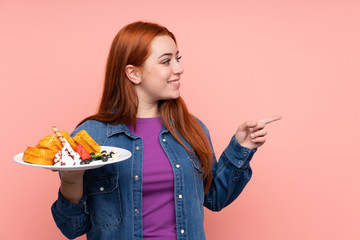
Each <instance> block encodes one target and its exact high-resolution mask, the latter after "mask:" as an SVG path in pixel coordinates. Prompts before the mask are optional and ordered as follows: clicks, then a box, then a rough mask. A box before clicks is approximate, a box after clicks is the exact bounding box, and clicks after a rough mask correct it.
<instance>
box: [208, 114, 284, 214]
mask: <svg viewBox="0 0 360 240" xmlns="http://www.w3.org/2000/svg"><path fill="white" fill-rule="evenodd" d="M280 119H281V116H276V117H270V118H266V119H262V120H259V121H257V122H252V121H248V122H245V123H243V124H241V125H240V126H239V128H238V129H237V131H236V133H235V135H234V136H233V137H232V139H231V141H230V144H229V145H228V147H227V148H226V149H225V151H224V152H223V154H222V155H221V156H220V158H219V161H218V162H217V161H216V159H215V157H214V159H213V168H212V183H211V187H210V190H209V191H208V192H207V194H206V196H205V202H204V205H205V206H206V207H207V208H209V209H210V210H212V211H220V210H221V209H222V208H224V207H226V206H227V205H229V204H230V203H231V202H233V201H234V200H235V199H236V198H237V197H238V196H239V194H240V193H241V192H242V190H243V189H244V188H245V186H246V184H247V183H248V182H249V181H250V178H251V176H252V170H251V167H250V165H249V162H250V160H251V159H252V157H253V155H254V153H255V152H256V150H257V148H258V147H260V146H262V145H263V144H264V143H265V135H266V134H267V131H266V130H265V125H266V124H268V123H270V122H273V121H277V120H280ZM205 131H206V133H207V135H209V133H208V130H207V129H206V128H205ZM209 139H210V137H209ZM210 144H211V140H210Z"/></svg>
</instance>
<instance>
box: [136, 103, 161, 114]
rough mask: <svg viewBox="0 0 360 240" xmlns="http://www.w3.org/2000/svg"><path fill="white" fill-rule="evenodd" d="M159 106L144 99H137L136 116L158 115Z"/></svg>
mask: <svg viewBox="0 0 360 240" xmlns="http://www.w3.org/2000/svg"><path fill="white" fill-rule="evenodd" d="M159 116H160V112H159V107H158V103H157V102H156V103H147V102H144V101H141V100H140V101H139V105H138V109H137V113H136V117H137V118H153V117H159Z"/></svg>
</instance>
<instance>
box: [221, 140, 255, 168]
mask: <svg viewBox="0 0 360 240" xmlns="http://www.w3.org/2000/svg"><path fill="white" fill-rule="evenodd" d="M256 151H257V148H254V149H249V148H247V147H243V146H241V145H240V144H239V143H238V141H236V138H235V135H234V136H233V137H232V138H231V141H230V144H229V145H228V147H227V148H226V149H225V151H224V153H225V155H226V157H227V159H228V160H229V161H230V162H231V163H232V164H233V165H235V167H237V168H246V167H247V166H248V165H249V162H250V160H251V158H252V157H253V155H254V153H255V152H256Z"/></svg>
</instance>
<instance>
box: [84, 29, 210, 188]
mask: <svg viewBox="0 0 360 240" xmlns="http://www.w3.org/2000/svg"><path fill="white" fill-rule="evenodd" d="M160 35H167V36H170V37H171V38H172V39H173V40H174V41H175V43H176V39H175V36H174V34H173V33H171V32H170V31H169V30H168V29H166V28H165V27H163V26H160V25H158V24H154V23H148V22H134V23H131V24H129V25H127V26H125V27H123V28H122V29H121V30H120V31H119V32H118V34H117V35H116V36H115V38H114V40H113V42H112V44H111V48H110V52H109V56H108V59H107V64H106V72H105V82H104V90H103V94H102V98H101V102H100V106H99V110H98V113H96V114H95V115H92V116H90V117H87V118H85V119H84V120H83V121H81V123H83V122H85V121H87V120H97V121H101V122H106V123H111V124H121V123H123V124H129V123H131V124H132V125H133V126H134V127H136V113H137V108H138V97H137V95H136V92H135V88H134V86H133V83H132V82H131V81H130V80H128V79H127V76H126V74H125V67H126V65H129V64H131V65H134V66H137V67H141V66H143V64H144V62H145V60H146V59H147V58H148V56H149V55H150V46H151V42H152V40H153V39H154V38H155V37H156V36H160ZM159 110H160V114H161V118H162V121H163V124H164V126H165V127H166V128H167V129H168V130H169V131H170V132H171V134H172V135H173V136H174V137H175V138H176V140H177V141H178V142H179V143H180V144H181V145H182V146H183V147H184V148H185V149H186V150H187V152H188V153H189V154H192V155H193V156H194V157H195V158H196V159H197V160H198V161H199V163H200V167H201V169H202V177H203V178H204V182H205V191H207V190H208V189H209V188H210V184H211V178H212V175H211V169H212V160H213V154H212V149H211V145H210V142H209V139H208V138H207V136H206V134H205V132H204V130H203V128H202V126H201V125H200V123H199V121H198V120H197V119H196V118H195V117H194V116H192V115H191V114H190V113H189V112H188V109H187V107H186V104H185V102H184V101H183V99H182V98H181V97H179V98H177V99H173V100H165V101H161V102H159ZM81 123H80V124H81ZM80 124H79V125H80ZM181 137H182V138H183V139H185V140H186V141H187V142H188V143H189V144H190V146H191V148H192V150H193V151H192V150H190V149H189V148H187V147H186V146H185V144H184V143H183V142H182V140H181Z"/></svg>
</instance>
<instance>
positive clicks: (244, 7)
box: [0, 0, 360, 240]
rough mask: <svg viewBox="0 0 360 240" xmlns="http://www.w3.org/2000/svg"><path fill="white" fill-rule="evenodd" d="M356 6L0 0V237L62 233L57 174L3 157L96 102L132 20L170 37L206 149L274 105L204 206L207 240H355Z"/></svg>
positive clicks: (359, 21)
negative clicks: (114, 49)
mask: <svg viewBox="0 0 360 240" xmlns="http://www.w3.org/2000/svg"><path fill="white" fill-rule="evenodd" d="M100 2H101V3H100ZM359 12H360V3H359V1H355V0H354V1H350V0H330V1H322V0H311V1H310V0H307V1H303V0H295V1H285V0H273V1H265V0H263V1H260V0H255V1H235V0H233V1H226V0H224V1H176V2H173V1H162V0H154V1H45V0H43V1H41V0H33V1H25V0H23V1H20V0H0V35H1V36H0V79H1V83H2V88H1V94H0V100H1V101H0V104H1V111H2V114H1V120H0V121H1V124H0V126H1V140H0V141H1V145H0V146H1V156H2V165H1V167H0V177H1V180H0V190H1V193H0V239H4V240H8V239H65V238H64V237H63V236H62V235H61V233H60V231H59V230H58V229H57V227H56V226H55V224H54V222H53V220H52V216H51V212H50V206H51V204H52V203H53V201H54V200H55V199H56V197H57V191H58V186H59V180H58V176H57V174H56V173H53V172H51V171H49V170H45V169H37V168H31V167H25V166H21V165H19V164H16V163H14V162H13V159H12V157H13V156H14V155H15V154H17V153H19V152H22V151H24V149H25V148H26V147H27V146H28V145H30V146H34V145H35V144H36V143H37V141H38V140H39V139H41V138H42V137H43V136H45V135H48V134H51V126H52V125H57V126H58V128H59V129H61V130H67V131H68V132H71V131H72V130H73V129H74V127H75V125H76V124H77V123H78V122H79V121H80V120H81V119H83V118H84V117H86V116H88V115H90V114H93V113H94V112H95V111H96V109H97V106H98V103H99V97H100V94H101V89H102V82H103V75H104V67H105V61H106V57H107V54H108V50H109V47H110V43H111V41H112V39H113V37H114V36H115V34H116V33H117V31H118V30H119V29H120V28H121V27H122V26H124V25H125V24H127V23H130V22H132V21H135V20H149V21H155V22H158V23H161V24H163V25H165V26H167V27H168V28H169V29H170V30H171V31H173V32H174V33H175V35H176V36H177V39H178V42H179V49H180V53H181V54H182V55H183V58H182V64H183V66H184V68H185V73H184V75H183V78H182V88H181V90H182V96H183V97H184V99H185V100H186V102H187V104H188V107H189V109H190V110H191V112H193V113H194V114H195V115H197V116H198V117H199V118H200V119H202V120H203V122H205V123H206V125H207V126H208V128H209V129H210V131H211V134H212V140H213V144H214V147H215V150H216V153H217V154H218V155H219V154H220V153H221V152H222V150H223V149H224V148H225V147H226V145H227V143H228V142H229V140H230V137H231V136H232V134H233V133H234V132H235V130H236V128H237V126H238V125H239V124H240V123H242V122H243V121H245V120H257V119H260V118H263V117H267V116H270V115H273V114H281V115H283V120H281V121H279V122H276V123H273V124H270V125H269V126H268V130H269V134H268V141H267V143H266V144H265V145H264V146H263V147H262V148H261V149H260V150H259V151H258V152H257V154H256V156H255V158H254V160H253V162H252V167H253V171H254V174H253V178H252V180H251V182H250V183H249V185H248V186H247V187H246V189H245V190H244V192H243V193H242V195H241V196H240V197H239V198H238V199H237V200H236V201H235V202H234V203H233V204H232V205H230V206H229V207H228V208H226V209H224V210H223V211H221V212H220V213H213V212H210V211H206V212H205V215H206V216H205V218H206V220H205V228H206V233H207V238H208V239H209V240H216V239H227V240H235V239H246V240H264V239H267V240H268V239H270V240H271V239H276V240H283V239H291V240H294V239H308V240H312V239H327V240H329V239H360V228H359V223H360V221H359V216H360V187H359V182H360V174H359V168H360V162H359V156H358V147H359V146H358V145H359V144H358V143H359V136H360V130H359V129H360V128H359V120H360V111H359V90H360V83H359V82H360V70H359V69H360V68H359V67H360V66H359V65H360V58H359V56H360V28H359V26H360V14H359ZM80 239H84V238H83V237H81V238H80Z"/></svg>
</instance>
